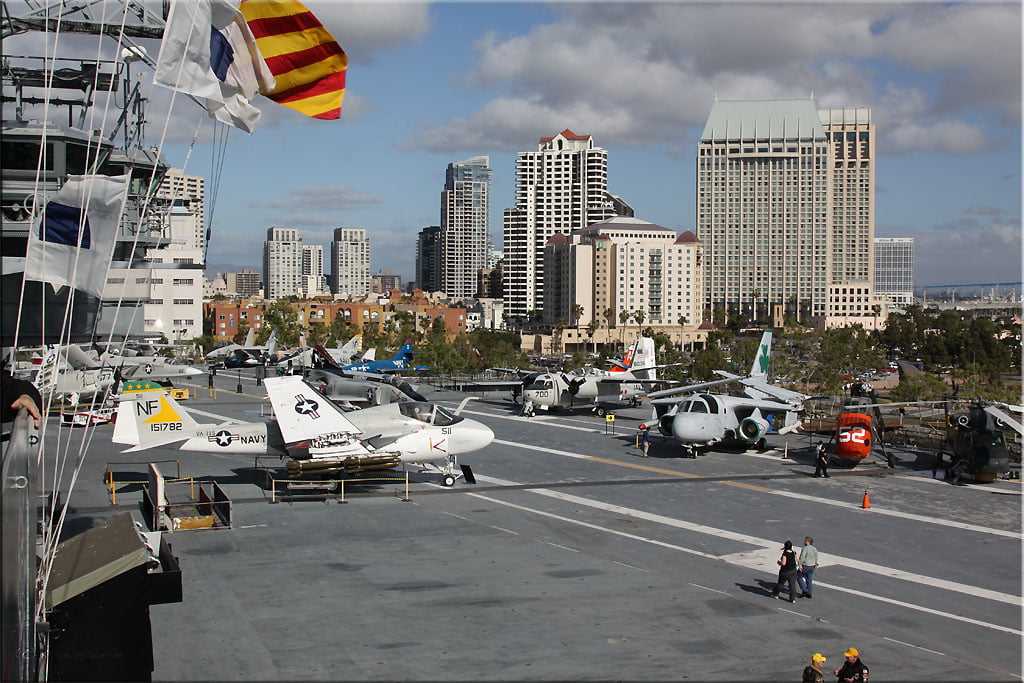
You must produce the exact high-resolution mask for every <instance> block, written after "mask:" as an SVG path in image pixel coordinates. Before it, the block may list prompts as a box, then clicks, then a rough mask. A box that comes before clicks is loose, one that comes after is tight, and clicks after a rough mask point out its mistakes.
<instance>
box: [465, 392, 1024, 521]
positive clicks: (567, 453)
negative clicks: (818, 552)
mask: <svg viewBox="0 0 1024 683" xmlns="http://www.w3.org/2000/svg"><path fill="white" fill-rule="evenodd" d="M463 412H465V411H463ZM494 443H497V444H501V445H503V446H513V447H515V448H525V449H527V450H532V451H540V452H541V453H551V454H552V455H561V456H564V457H566V458H577V459H583V460H587V459H591V458H593V457H594V456H590V455H584V454H582V453H572V452H571V451H560V450H557V449H554V448H546V447H544V446H532V445H530V444H524V443H518V442H515V441H505V440H503V439H495V440H494ZM603 462H607V461H603ZM685 475H686V476H693V475H690V474H689V473H685ZM698 476H699V478H701V479H706V478H707V477H704V476H703V475H698ZM477 478H478V479H479V477H477ZM694 480H698V479H694ZM710 483H715V482H710ZM771 493H772V494H773V495H776V496H787V497H789V498H796V499H799V500H805V501H808V502H812V503H820V504H822V505H834V506H837V507H845V508H849V509H853V510H860V509H861V508H860V506H859V505H855V504H853V503H844V502H840V501H835V500H828V499H827V498H816V497H814V496H811V495H809V494H806V493H792V492H790V491H779V490H776V489H772V490H771ZM870 511H871V512H877V513H879V514H882V515H891V516H893V517H903V518H905V519H912V520H914V521H916V522H926V523H928V524H938V525H939V526H948V527H954V528H958V529H965V530H967V531H976V532H978V533H983V534H992V535H993V536H1004V537H1008V538H1015V539H1019V538H1020V537H1021V534H1020V533H1018V532H1013V531H1006V530H1004V529H994V528H992V527H986V526H978V525H975V524H966V523H964V522H955V521H953V520H949V519H939V518H936V517H926V516H924V515H915V514H913V513H910V512H900V511H898V510H887V509H885V508H877V507H874V506H872V507H871V508H870ZM869 514H870V513H869Z"/></svg>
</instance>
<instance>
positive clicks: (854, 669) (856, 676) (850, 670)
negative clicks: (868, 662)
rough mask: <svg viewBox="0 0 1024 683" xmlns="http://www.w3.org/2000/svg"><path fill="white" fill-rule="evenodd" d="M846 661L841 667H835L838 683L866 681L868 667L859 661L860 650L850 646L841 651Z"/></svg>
mask: <svg viewBox="0 0 1024 683" xmlns="http://www.w3.org/2000/svg"><path fill="white" fill-rule="evenodd" d="M843 656H844V657H846V661H845V662H843V666H842V668H839V669H836V670H835V674H836V676H837V677H838V678H839V683H868V667H867V666H865V664H864V662H862V661H860V652H858V651H857V648H855V647H851V648H850V649H849V650H847V651H846V652H844V653H843Z"/></svg>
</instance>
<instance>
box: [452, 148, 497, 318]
mask: <svg viewBox="0 0 1024 683" xmlns="http://www.w3.org/2000/svg"><path fill="white" fill-rule="evenodd" d="M490 187H491V168H490V159H489V158H488V157H473V158H472V159H466V160H465V161H456V162H453V163H451V164H448V170H447V172H446V173H445V181H444V190H443V191H442V192H441V289H442V290H443V291H444V292H445V293H446V294H448V296H450V297H454V298H462V297H470V296H475V295H476V289H477V273H478V271H480V270H481V269H483V268H486V267H487V256H488V248H489V246H490V235H489V226H490V220H489V214H490V208H491V202H490Z"/></svg>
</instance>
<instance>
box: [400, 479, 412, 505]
mask: <svg viewBox="0 0 1024 683" xmlns="http://www.w3.org/2000/svg"><path fill="white" fill-rule="evenodd" d="M410 500H412V498H410V497H409V473H408V472H406V473H405V498H403V499H402V502H405V503H408V502H409V501H410Z"/></svg>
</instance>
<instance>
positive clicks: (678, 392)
mask: <svg viewBox="0 0 1024 683" xmlns="http://www.w3.org/2000/svg"><path fill="white" fill-rule="evenodd" d="M734 381H735V380H734V379H731V378H730V379H716V380H712V381H710V382H699V383H697V384H686V385H683V386H681V387H673V388H671V389H662V390H661V391H652V392H651V393H649V394H647V398H651V399H661V398H668V397H669V396H682V395H684V394H692V393H693V392H695V391H704V390H705V389H707V388H709V387H718V386H721V385H723V384H728V383H729V382H734Z"/></svg>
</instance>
